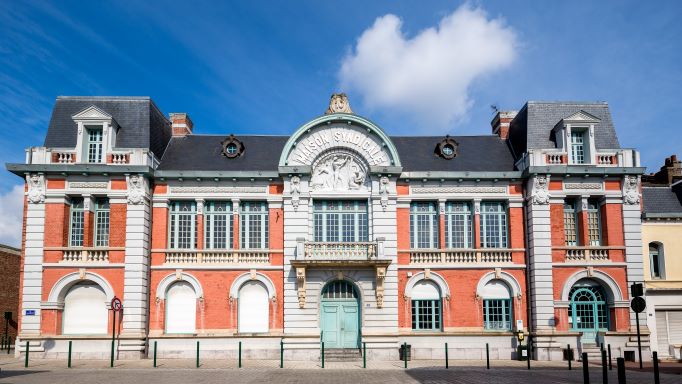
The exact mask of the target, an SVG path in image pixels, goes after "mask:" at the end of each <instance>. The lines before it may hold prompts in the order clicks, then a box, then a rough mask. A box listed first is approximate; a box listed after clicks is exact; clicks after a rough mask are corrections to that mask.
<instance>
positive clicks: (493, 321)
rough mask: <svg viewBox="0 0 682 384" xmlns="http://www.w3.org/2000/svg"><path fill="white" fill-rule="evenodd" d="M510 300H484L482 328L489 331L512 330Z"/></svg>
mask: <svg viewBox="0 0 682 384" xmlns="http://www.w3.org/2000/svg"><path fill="white" fill-rule="evenodd" d="M511 319H512V308H511V299H484V300H483V321H484V324H483V326H484V328H485V329H489V330H511V329H512V321H511Z"/></svg>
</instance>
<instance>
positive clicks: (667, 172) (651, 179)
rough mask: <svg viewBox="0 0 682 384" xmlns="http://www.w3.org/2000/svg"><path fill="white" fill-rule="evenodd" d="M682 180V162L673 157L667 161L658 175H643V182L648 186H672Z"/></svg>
mask: <svg viewBox="0 0 682 384" xmlns="http://www.w3.org/2000/svg"><path fill="white" fill-rule="evenodd" d="M680 179H682V161H680V160H678V159H677V156H676V155H672V156H670V157H668V158H666V159H665V163H664V164H663V166H662V167H661V169H659V171H658V172H656V173H651V174H649V175H643V176H642V181H643V182H647V183H648V184H659V185H672V184H674V183H675V182H677V181H678V180H680Z"/></svg>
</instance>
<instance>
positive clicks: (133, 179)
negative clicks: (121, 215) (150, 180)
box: [128, 175, 144, 204]
mask: <svg viewBox="0 0 682 384" xmlns="http://www.w3.org/2000/svg"><path fill="white" fill-rule="evenodd" d="M143 183H144V180H142V178H141V177H140V176H139V175H130V176H128V203H129V204H140V203H142V200H143V198H144V185H143Z"/></svg>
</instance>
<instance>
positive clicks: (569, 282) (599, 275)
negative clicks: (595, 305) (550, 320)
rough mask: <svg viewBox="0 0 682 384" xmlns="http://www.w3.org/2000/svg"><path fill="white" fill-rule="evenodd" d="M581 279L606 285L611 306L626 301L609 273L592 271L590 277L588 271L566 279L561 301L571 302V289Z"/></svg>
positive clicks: (579, 272)
mask: <svg viewBox="0 0 682 384" xmlns="http://www.w3.org/2000/svg"><path fill="white" fill-rule="evenodd" d="M581 279H594V280H598V281H599V282H602V283H604V284H606V287H607V288H608V289H609V291H610V292H607V294H608V295H610V296H611V297H610V298H609V299H610V301H611V303H609V304H612V303H613V302H618V301H623V300H624V299H623V292H622V291H621V290H620V287H619V286H618V283H617V282H616V280H614V279H613V277H611V276H610V275H609V274H608V273H605V272H602V271H598V270H592V274H591V275H590V274H589V273H588V271H587V270H582V271H578V272H576V273H574V274H572V275H571V276H570V277H569V278H568V279H566V282H565V283H564V287H563V289H562V290H561V301H570V298H569V297H568V294H569V293H570V291H571V288H573V285H575V283H577V282H578V281H579V280H581Z"/></svg>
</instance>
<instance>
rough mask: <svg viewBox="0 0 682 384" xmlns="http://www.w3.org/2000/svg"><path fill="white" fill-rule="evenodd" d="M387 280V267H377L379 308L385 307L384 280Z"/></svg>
mask: <svg viewBox="0 0 682 384" xmlns="http://www.w3.org/2000/svg"><path fill="white" fill-rule="evenodd" d="M385 279H386V267H377V288H376V295H377V308H383V306H384V280H385Z"/></svg>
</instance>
